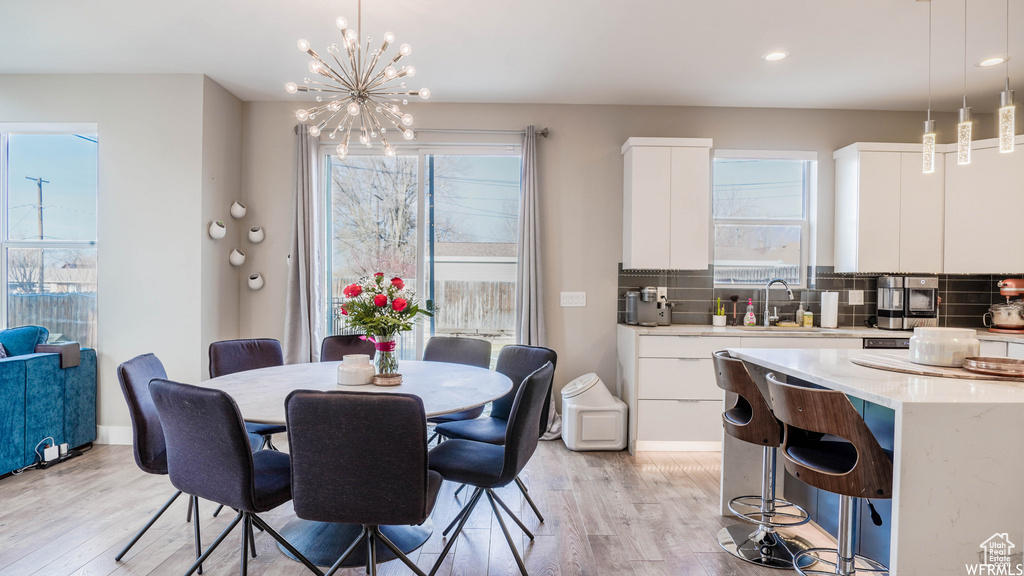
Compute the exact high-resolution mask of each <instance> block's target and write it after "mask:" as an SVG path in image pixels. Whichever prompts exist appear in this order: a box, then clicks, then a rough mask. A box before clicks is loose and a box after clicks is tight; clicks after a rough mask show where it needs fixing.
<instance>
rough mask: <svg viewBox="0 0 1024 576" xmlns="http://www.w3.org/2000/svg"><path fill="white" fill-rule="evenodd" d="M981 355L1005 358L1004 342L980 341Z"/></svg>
mask: <svg viewBox="0 0 1024 576" xmlns="http://www.w3.org/2000/svg"><path fill="white" fill-rule="evenodd" d="M981 355H982V356H996V357H999V358H1005V357H1006V342H989V341H986V340H982V341H981Z"/></svg>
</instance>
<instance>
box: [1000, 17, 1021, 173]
mask: <svg viewBox="0 0 1024 576" xmlns="http://www.w3.org/2000/svg"><path fill="white" fill-rule="evenodd" d="M1004 56H1005V57H1006V88H1005V89H1004V90H1003V91H1002V92H1000V93H999V151H1000V152H1003V153H1006V152H1013V140H1014V135H1015V133H1016V131H1017V127H1016V126H1015V125H1014V124H1015V121H1014V116H1015V113H1016V107H1014V105H1013V90H1010V0H1006V54H1005V55H1004Z"/></svg>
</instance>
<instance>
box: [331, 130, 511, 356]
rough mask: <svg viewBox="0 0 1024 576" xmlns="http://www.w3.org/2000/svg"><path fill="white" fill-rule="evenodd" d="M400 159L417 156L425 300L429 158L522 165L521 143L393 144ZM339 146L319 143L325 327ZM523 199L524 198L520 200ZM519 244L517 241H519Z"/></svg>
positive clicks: (420, 334) (421, 339) (421, 333)
mask: <svg viewBox="0 0 1024 576" xmlns="http://www.w3.org/2000/svg"><path fill="white" fill-rule="evenodd" d="M393 146H394V148H395V150H396V152H397V154H396V155H397V156H408V157H412V156H415V157H416V180H417V183H416V286H415V288H416V294H417V296H419V298H420V300H421V301H422V300H424V298H423V294H426V293H427V264H428V262H427V258H426V249H425V245H426V243H427V242H428V241H429V238H428V234H429V230H428V228H427V227H426V226H423V225H421V223H423V222H426V217H427V189H426V187H427V179H426V171H427V156H431V155H452V156H454V155H460V154H461V155H473V156H518V157H519V158H520V165H521V164H522V156H523V151H522V148H523V147H522V144H521V143H515V144H512V143H500V142H481V143H472V142H461V143H451V144H448V143H436V142H435V143H423V144H415V143H414V144H406V143H399V144H394V145H393ZM336 147H337V144H336V143H332V142H320V148H319V153H320V160H321V164H322V166H321V169H320V176H321V181H322V182H323V183H322V184H321V185H320V193H319V194H320V200H321V206H322V207H323V210H322V214H321V216H320V219H319V220H320V222H319V226H320V237H321V238H323V239H324V240H323V241H324V246H323V248H324V255H323V258H322V260H323V270H322V272H321V283H320V285H321V286H323V287H325V289H324V290H323V294H322V296H321V298H322V300H323V301H324V310H325V312H326V317H325V318H324V321H325V322H324V328H325V329H326V328H327V327H328V322H327V319H328V317H330V315H331V314H332V312H331V289H330V288H331V274H332V268H333V262H332V258H333V251H332V250H331V246H330V244H329V242H330V229H331V228H330V227H331V158H333V157H334V156H336V154H335V153H334V149H335V148H336ZM383 155H384V152H383V150H382V149H381V148H380V147H379V146H375V147H372V148H367V147H364V146H351V147H350V148H349V153H348V156H349V157H352V156H383ZM520 200H521V199H520ZM517 243H518V242H517ZM426 324H427V323H426V322H416V324H415V326H413V335H414V342H415V351H414V353H415V357H416V358H417V359H421V358H423V348H424V347H425V346H426V343H427V338H428V336H427V334H426V330H425V328H426Z"/></svg>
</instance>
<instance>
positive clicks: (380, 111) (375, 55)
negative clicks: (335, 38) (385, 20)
mask: <svg viewBox="0 0 1024 576" xmlns="http://www.w3.org/2000/svg"><path fill="white" fill-rule="evenodd" d="M362 4H363V3H362V0H359V3H358V16H357V18H358V20H357V23H356V29H355V30H353V29H351V28H349V27H348V20H346V19H344V18H341V17H339V18H338V19H337V20H336V21H335V24H336V25H337V26H338V29H339V30H340V31H341V35H342V42H343V45H342V46H340V47H339V46H338V44H331V45H330V46H328V47H327V54H328V55H329V58H327V59H325V58H322V57H321V56H320V55H319V54H317V52H316V51H315V50H313V49H312V48H311V47H310V46H309V42H308V41H306V40H299V42H298V45H299V50H302V51H303V52H305V53H307V54H309V55H310V56H311V57H312V58H313V59H312V60H310V62H309V72H310V74H312V75H313V76H312V77H307V78H305V79H304V80H303V82H302V84H296V83H294V82H289V83H287V84H285V90H286V91H287V92H288V93H289V94H295V93H296V92H315V93H316V94H317V96H316V101H317V102H319V103H321V104H319V105H317V106H314V107H313V108H309V109H299V110H297V111H296V112H295V117H296V118H297V119H298V120H299V121H300V122H305V121H307V120H313V121H316V120H317V118H323V119H322V120H320V121H319V122H317V123H316V124H310V126H309V133H310V135H312V136H319V135H320V134H321V132H322V131H323V130H324V129H325V128H327V126H328V124H331V125H334V124H333V122H334V120H335V118H337V117H338V116H341V118H340V119H339V120H338V123H337V125H334V126H335V127H334V128H333V129H332V130H331V131H330V132H329V133H328V136H329V137H330V138H331V139H332V140H333V139H334V138H336V137H337V136H338V135H339V134H341V135H342V139H341V143H340V144H338V147H337V150H336V152H337V155H338V157H339V158H344V157H345V156H347V155H348V150H349V148H348V147H349V141H350V140H351V136H352V130H353V129H354V128H357V122H358V139H359V143H360V144H363V145H364V146H366V147H369V148H372V147H373V144H374V142H375V141H377V140H379V141H380V144H381V146H383V148H384V154H385V155H387V156H388V157H394V156H395V148H394V147H393V146H392V145H391V143H389V142H388V139H387V136H386V134H387V133H388V130H389V129H390V128H391V127H393V128H394V130H395V131H396V132H397V133H398V134H401V135H402V137H403V138H404V139H406V140H412V139H413V138H415V136H416V134H415V133H414V132H413V130H412V122H413V118H412V114H408V113H404V112H403V111H402V109H401V108H400V107H399V103H401V105H402V106H405V105H407V104H408V103H409V97H415V96H418V97H420V98H422V99H424V100H426V99H427V98H430V90H429V89H427V88H420V89H419V90H408V89H407V88H406V83H405V80H404V79H405V78H406V77H412V76H414V75H415V74H416V69H415V68H413V67H412V66H401V67H399V66H398V62H399V61H400V60H402V58H404V57H406V56H408V55H409V54H411V53H412V47H411V46H409V45H408V44H402V45H401V46H399V47H398V52H397V53H396V54H395V55H394V57H391V58H387V57H384V53H385V52H387V49H388V48H389V47H390V46H391V45H392V44H393V43H394V42H395V35H394V34H392V33H391V32H386V33H385V34H384V42H383V43H382V44H381V46H380V48H377V49H375V50H372V51H371V49H370V44H371V43H372V42H373V39H372V38H370V37H369V36H367V37H366V38H365V42H366V47H365V48H364V47H363V45H362V44H361V42H360V40H359V34H360V33H361V32H362V19H363V6H362ZM382 57H383V58H382ZM328 59H329V60H331V61H332V62H333V64H334V65H332V64H329V63H328V62H327V61H326V60H328ZM384 63H386V64H384ZM378 64H383V65H382V66H380V69H379V70H378Z"/></svg>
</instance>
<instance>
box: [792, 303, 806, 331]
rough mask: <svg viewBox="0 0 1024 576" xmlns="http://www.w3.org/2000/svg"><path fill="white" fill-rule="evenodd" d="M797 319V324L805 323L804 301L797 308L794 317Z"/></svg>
mask: <svg viewBox="0 0 1024 576" xmlns="http://www.w3.org/2000/svg"><path fill="white" fill-rule="evenodd" d="M793 320H794V321H796V325H797V326H803V325H804V303H803V302H800V307H799V308H797V309H796V317H795V318H794V319H793Z"/></svg>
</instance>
